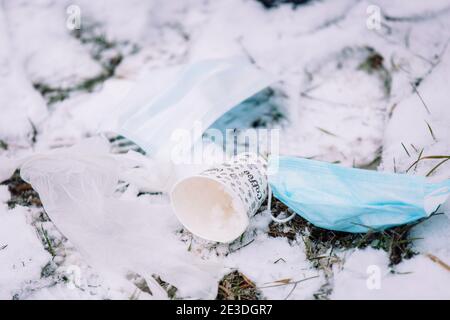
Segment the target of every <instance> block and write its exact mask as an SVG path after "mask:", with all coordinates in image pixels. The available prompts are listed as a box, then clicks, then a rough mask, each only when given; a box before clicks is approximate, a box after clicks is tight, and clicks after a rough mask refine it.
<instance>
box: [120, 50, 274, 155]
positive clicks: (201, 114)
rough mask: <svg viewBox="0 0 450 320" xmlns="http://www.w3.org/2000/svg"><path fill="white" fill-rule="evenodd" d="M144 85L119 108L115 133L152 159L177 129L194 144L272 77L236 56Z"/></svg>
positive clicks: (159, 75) (163, 73)
mask: <svg viewBox="0 0 450 320" xmlns="http://www.w3.org/2000/svg"><path fill="white" fill-rule="evenodd" d="M145 82H146V83H148V88H146V87H145V86H143V85H140V87H139V88H138V90H137V91H139V92H137V91H136V90H134V91H132V92H131V93H130V97H129V98H128V99H127V100H128V101H127V100H126V102H125V104H124V105H123V106H121V110H120V112H121V113H120V115H119V117H118V119H119V120H118V127H117V129H116V130H115V131H116V132H117V133H119V134H121V135H123V136H125V137H126V138H128V139H130V140H132V141H133V142H135V143H136V144H137V145H139V146H140V147H141V148H142V149H144V150H145V151H146V152H147V154H149V155H151V156H152V157H153V156H156V155H157V154H159V153H166V154H167V150H168V149H169V148H170V147H171V146H172V144H173V141H172V137H173V135H174V133H176V132H180V130H182V131H183V132H189V133H190V134H191V137H192V139H191V140H190V146H192V145H193V144H194V143H195V142H196V141H197V140H198V139H199V138H201V136H202V133H203V132H204V131H205V130H206V129H207V128H208V127H209V126H210V125H211V124H213V123H214V121H215V120H217V119H218V118H219V117H220V116H222V115H223V114H224V113H226V112H227V111H228V110H230V109H231V108H232V107H234V106H236V105H237V104H239V103H240V102H242V101H243V100H245V99H246V98H248V97H250V96H252V95H254V94H255V93H257V92H258V91H260V90H262V89H264V88H265V87H267V86H268V85H270V84H271V83H272V82H273V79H272V78H271V77H269V76H268V75H267V74H266V73H264V72H263V71H261V70H259V69H257V68H256V67H255V66H254V65H252V64H251V63H250V62H249V61H248V60H247V59H246V58H241V57H237V58H230V59H218V60H217V59H215V60H202V61H198V62H195V63H192V64H189V65H185V66H181V67H170V68H167V69H161V70H157V71H154V72H153V71H152V73H151V74H150V75H149V76H147V77H146V79H145ZM144 85H145V84H144ZM143 90H144V92H147V91H148V92H149V93H148V95H147V96H146V97H145V94H143ZM135 96H140V98H139V99H134V97H135ZM143 98H144V99H143ZM142 101H145V102H144V103H143V102H142ZM198 126H200V130H199V128H198ZM194 127H195V130H194ZM162 150H165V151H164V152H163V151H162Z"/></svg>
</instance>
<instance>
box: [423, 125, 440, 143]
mask: <svg viewBox="0 0 450 320" xmlns="http://www.w3.org/2000/svg"><path fill="white" fill-rule="evenodd" d="M425 123H426V124H427V127H428V130H429V131H430V134H431V137H432V138H433V140H434V141H437V140H436V136H435V135H434V132H433V129H431V126H430V124H429V123H428V122H426V121H425Z"/></svg>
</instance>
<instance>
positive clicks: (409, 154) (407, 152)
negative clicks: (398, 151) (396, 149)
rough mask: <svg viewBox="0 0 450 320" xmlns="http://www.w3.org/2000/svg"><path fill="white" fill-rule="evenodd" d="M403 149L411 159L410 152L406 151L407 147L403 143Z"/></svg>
mask: <svg viewBox="0 0 450 320" xmlns="http://www.w3.org/2000/svg"><path fill="white" fill-rule="evenodd" d="M402 147H403V149H404V150H405V152H406V154H407V155H408V157H411V155H410V154H409V152H408V149H406V147H405V145H404V144H403V142H402Z"/></svg>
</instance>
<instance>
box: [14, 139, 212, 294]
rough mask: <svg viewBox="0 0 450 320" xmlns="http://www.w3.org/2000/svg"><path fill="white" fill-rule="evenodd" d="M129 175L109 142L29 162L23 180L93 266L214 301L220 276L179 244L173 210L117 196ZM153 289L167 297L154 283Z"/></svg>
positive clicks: (96, 141)
mask: <svg viewBox="0 0 450 320" xmlns="http://www.w3.org/2000/svg"><path fill="white" fill-rule="evenodd" d="M124 167H126V164H124V163H122V162H121V159H119V158H117V157H113V156H111V155H110V154H109V153H108V143H107V141H106V140H103V139H101V138H91V139H87V140H85V141H83V142H81V143H80V144H78V145H76V146H74V147H71V148H63V149H58V150H54V151H51V152H49V153H46V154H40V155H36V156H33V157H30V158H29V159H28V160H27V161H26V162H25V163H24V164H23V165H22V168H21V175H22V177H23V179H24V180H26V181H28V182H29V183H30V184H31V185H32V186H33V188H34V189H35V190H36V191H37V192H38V193H39V196H40V198H41V201H42V203H43V206H44V208H45V210H46V212H47V214H48V215H49V217H50V218H51V220H52V221H53V222H54V223H55V225H56V226H57V228H58V229H59V230H60V231H61V232H62V233H63V234H64V235H65V236H66V237H67V238H68V239H69V240H70V241H71V242H72V243H73V244H74V245H75V246H76V247H77V248H78V249H79V250H80V251H81V252H82V253H84V255H85V256H86V257H87V258H88V261H89V262H90V263H91V264H92V265H93V266H95V267H97V268H99V269H104V270H106V271H107V272H110V271H114V272H116V273H119V274H122V275H123V276H125V275H126V274H127V273H129V272H135V273H138V274H140V275H141V276H143V277H144V278H146V279H151V278H152V275H153V274H156V275H159V276H160V277H161V278H162V279H163V280H165V281H167V282H169V283H170V284H172V285H174V286H176V287H177V288H178V289H179V291H178V292H179V293H180V295H182V296H189V297H195V298H212V297H214V295H215V294H216V291H217V282H218V278H219V275H218V273H219V270H220V268H219V267H218V266H217V265H214V264H210V263H209V264H207V263H206V262H203V261H202V260H200V259H199V258H198V257H196V256H195V255H194V254H192V253H190V252H188V251H187V248H186V246H185V245H184V244H183V243H182V242H181V241H179V240H178V239H177V238H176V236H175V232H176V230H177V228H178V227H179V225H178V224H177V223H176V219H175V217H174V215H173V213H172V212H171V208H170V206H169V205H155V204H151V203H149V202H148V201H140V200H139V199H138V198H134V199H132V200H122V199H120V198H118V196H117V195H116V194H115V189H116V186H117V182H118V181H119V176H120V172H121V170H122V169H123V168H124ZM147 284H148V285H149V286H150V289H151V290H152V292H154V293H156V292H160V290H158V288H155V287H154V286H155V285H156V284H155V282H154V281H147ZM156 298H161V297H160V296H156Z"/></svg>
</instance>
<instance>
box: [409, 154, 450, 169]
mask: <svg viewBox="0 0 450 320" xmlns="http://www.w3.org/2000/svg"><path fill="white" fill-rule="evenodd" d="M420 155H422V152H421V153H420V154H419V158H418V159H417V160H416V161H414V162H413V163H412V164H411V165H410V166H409V168H408V169H406V172H408V171H409V170H411V168H412V167H414V166H417V164H418V163H419V162H420V161H422V160H436V159H446V160H448V159H450V156H426V157H420Z"/></svg>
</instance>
